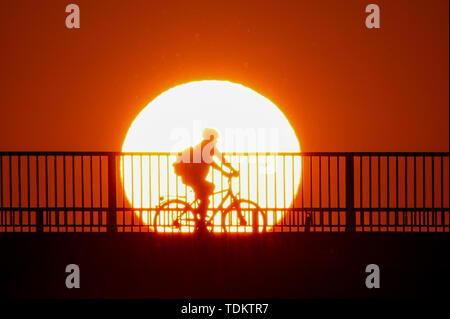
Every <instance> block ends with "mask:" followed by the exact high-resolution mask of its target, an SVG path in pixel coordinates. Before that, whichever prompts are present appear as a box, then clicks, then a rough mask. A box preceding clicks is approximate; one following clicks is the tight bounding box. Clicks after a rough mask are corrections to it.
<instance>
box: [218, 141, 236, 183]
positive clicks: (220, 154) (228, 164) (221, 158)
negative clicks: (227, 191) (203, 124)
mask: <svg viewBox="0 0 450 319" xmlns="http://www.w3.org/2000/svg"><path fill="white" fill-rule="evenodd" d="M214 155H215V156H217V158H219V159H220V162H221V163H222V164H223V166H225V167H227V168H228V169H229V170H230V172H225V171H224V170H223V169H222V168H221V167H220V166H219V165H218V164H217V163H216V162H214V164H213V166H214V167H216V168H217V169H218V170H221V171H222V172H223V173H225V174H226V175H230V176H231V175H234V176H236V174H238V171H237V170H235V169H234V167H233V166H232V165H231V164H230V163H229V162H228V161H227V160H226V158H225V156H224V155H223V153H222V152H220V151H219V150H218V149H217V147H214Z"/></svg>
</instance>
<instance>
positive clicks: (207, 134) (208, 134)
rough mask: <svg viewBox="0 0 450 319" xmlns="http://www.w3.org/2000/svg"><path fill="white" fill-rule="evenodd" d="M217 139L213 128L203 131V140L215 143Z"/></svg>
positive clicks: (216, 133)
mask: <svg viewBox="0 0 450 319" xmlns="http://www.w3.org/2000/svg"><path fill="white" fill-rule="evenodd" d="M218 138H219V133H218V132H217V131H216V130H215V129H213V128H205V129H204V130H203V139H204V140H207V141H210V142H213V143H216V142H217V139H218Z"/></svg>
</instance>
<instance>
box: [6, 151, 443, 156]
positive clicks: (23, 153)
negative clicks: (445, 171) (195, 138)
mask: <svg viewBox="0 0 450 319" xmlns="http://www.w3.org/2000/svg"><path fill="white" fill-rule="evenodd" d="M177 154H180V153H177V152H108V151H104V152H102V151H73V152H72V151H49V152H46V151H31V152H27V151H1V152H0V156H27V155H30V156H45V155H50V156H89V155H93V156H108V155H116V156H120V155H125V156H127V155H160V156H169V155H177ZM224 154H225V155H231V156H275V155H279V156H449V155H450V152H224Z"/></svg>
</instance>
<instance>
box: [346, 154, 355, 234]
mask: <svg viewBox="0 0 450 319" xmlns="http://www.w3.org/2000/svg"><path fill="white" fill-rule="evenodd" d="M354 161H355V157H354V156H353V155H346V156H345V185H346V186H345V208H346V213H345V230H346V232H354V231H355V224H356V214H355V179H354V177H355V165H354Z"/></svg>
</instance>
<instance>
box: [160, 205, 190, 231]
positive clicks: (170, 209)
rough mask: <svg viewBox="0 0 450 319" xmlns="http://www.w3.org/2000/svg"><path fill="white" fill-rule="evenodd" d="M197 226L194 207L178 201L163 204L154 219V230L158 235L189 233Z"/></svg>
mask: <svg viewBox="0 0 450 319" xmlns="http://www.w3.org/2000/svg"><path fill="white" fill-rule="evenodd" d="M195 225H196V219H195V216H194V213H193V209H192V207H191V206H190V205H189V204H188V203H186V202H184V201H182V200H177V199H174V200H169V201H167V202H165V203H163V204H162V205H161V206H160V207H159V208H158V210H157V211H156V214H155V216H154V217H153V229H154V230H155V232H158V233H189V232H193V231H194V230H195Z"/></svg>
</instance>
